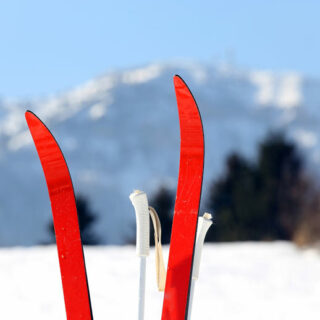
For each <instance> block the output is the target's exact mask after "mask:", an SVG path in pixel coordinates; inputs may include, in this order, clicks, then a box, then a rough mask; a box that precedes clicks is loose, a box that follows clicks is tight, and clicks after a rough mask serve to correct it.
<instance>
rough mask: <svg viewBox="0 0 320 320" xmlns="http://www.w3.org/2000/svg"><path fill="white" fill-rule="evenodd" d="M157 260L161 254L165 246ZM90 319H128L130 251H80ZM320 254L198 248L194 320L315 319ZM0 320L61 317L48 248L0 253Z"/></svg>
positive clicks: (152, 307) (132, 309)
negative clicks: (86, 277)
mask: <svg viewBox="0 0 320 320" xmlns="http://www.w3.org/2000/svg"><path fill="white" fill-rule="evenodd" d="M164 253H165V259H167V254H168V249H167V248H166V247H165V252H164ZM153 254H154V251H153V250H152V251H151V255H150V257H149V258H148V269H147V291H146V319H147V320H156V319H160V318H161V308H162V298H163V294H162V293H159V292H158V291H157V288H156V280H155V270H154V256H153ZM85 256H86V264H87V270H88V279H89V285H90V290H91V300H92V307H93V313H94V318H95V319H96V320H99V319H101V320H102V319H119V320H121V319H124V320H128V319H130V320H131V319H136V318H137V291H138V270H139V259H138V258H137V257H136V255H135V248H134V247H95V248H92V247H89V248H88V247H87V248H85ZM319 270H320V254H319V252H318V251H316V250H315V249H308V250H300V249H297V248H296V247H294V246H293V245H292V244H290V243H286V242H275V243H242V244H238V243H235V244H214V245H213V244H206V245H205V247H204V251H203V256H202V261H201V267H200V277H199V280H198V282H197V284H196V288H195V296H194V304H193V317H192V319H194V320H197V319H201V320H212V319H214V320H229V319H230V320H234V319H237V320H257V319H259V320H264V319H266V320H270V319H272V320H286V319H290V320H301V319H308V320H315V319H319V315H320V303H319V296H320V272H319ZM0 283H1V286H0V299H1V308H0V318H1V319H6V320H16V319H21V318H23V319H33V320H38V319H39V320H40V319H41V320H43V319H46V320H50V319H52V320H57V319H65V311H64V302H63V295H62V287H61V280H60V274H59V266H58V259H57V254H56V248H55V247H54V246H50V247H34V248H29V249H22V248H14V249H1V250H0Z"/></svg>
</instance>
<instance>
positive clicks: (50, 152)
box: [25, 111, 93, 320]
mask: <svg viewBox="0 0 320 320" xmlns="http://www.w3.org/2000/svg"><path fill="white" fill-rule="evenodd" d="M25 116H26V120H27V123H28V126H29V129H30V132H31V135H32V138H33V141H34V144H35V146H36V148H37V151H38V155H39V158H40V161H41V165H42V168H43V172H44V175H45V178H46V182H47V186H48V191H49V197H50V201H51V208H52V214H53V223H54V229H55V234H56V242H57V248H58V255H59V263H60V271H61V279H62V286H63V293H64V301H65V307H66V313H67V319H68V320H79V319H84V320H92V319H93V316H92V311H91V304H90V295H89V288H88V282H87V275H86V268H85V262H84V256H83V250H82V242H81V238H80V230H79V223H78V214H77V208H76V202H75V196H74V191H73V185H72V181H71V177H70V173H69V170H68V167H67V164H66V161H65V159H64V156H63V154H62V152H61V150H60V148H59V145H58V144H57V142H56V140H55V138H54V137H53V136H52V134H51V133H50V131H49V130H48V128H47V127H46V126H45V125H44V124H43V123H42V122H41V120H40V119H39V118H37V117H36V116H35V115H34V114H33V113H32V112H30V111H27V112H26V114H25Z"/></svg>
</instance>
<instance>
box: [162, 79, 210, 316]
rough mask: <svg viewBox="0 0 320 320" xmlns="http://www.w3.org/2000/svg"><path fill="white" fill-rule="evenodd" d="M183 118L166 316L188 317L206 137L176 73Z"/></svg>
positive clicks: (183, 85)
mask: <svg viewBox="0 0 320 320" xmlns="http://www.w3.org/2000/svg"><path fill="white" fill-rule="evenodd" d="M174 86H175V91H176V97H177V103H178V112H179V119H180V138H181V142H180V168H179V178H178V187H177V196H176V203H175V208H174V217H173V225H172V234H171V244H170V252H169V262H168V270H167V279H166V287H165V292H164V301H163V309H162V320H184V319H187V307H188V297H189V284H190V278H191V271H192V262H193V251H194V245H195V239H196V230H197V222H198V211H199V203H200V196H201V188H202V174H203V164H204V138H203V128H202V121H201V116H200V113H199V109H198V107H197V104H196V102H195V100H194V98H193V96H192V94H191V92H190V90H189V89H188V87H187V85H186V84H185V82H184V81H183V80H182V79H181V78H180V77H179V76H175V77H174Z"/></svg>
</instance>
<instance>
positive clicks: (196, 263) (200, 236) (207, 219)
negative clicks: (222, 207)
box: [188, 213, 212, 320]
mask: <svg viewBox="0 0 320 320" xmlns="http://www.w3.org/2000/svg"><path fill="white" fill-rule="evenodd" d="M211 225H212V215H211V214H210V213H205V214H204V215H203V216H202V217H199V220H198V228H197V240H196V246H195V251H194V259H193V269H192V278H191V286H190V299H189V308H188V320H190V319H191V312H192V302H193V295H194V286H195V282H196V281H197V280H198V278H199V270H200V260H201V253H202V249H203V244H204V239H205V237H206V234H207V231H208V230H209V228H210V226H211Z"/></svg>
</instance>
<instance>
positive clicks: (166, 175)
mask: <svg viewBox="0 0 320 320" xmlns="http://www.w3.org/2000/svg"><path fill="white" fill-rule="evenodd" d="M174 74H179V75H181V76H182V77H183V78H184V79H185V81H186V82H187V84H188V85H189V87H190V89H191V90H192V92H193V94H194V96H195V98H196V100H197V102H198V105H199V108H200V111H201V114H202V118H203V123H204V130H205V139H206V158H205V176H204V188H203V191H204V194H205V192H206V187H207V186H208V183H209V182H210V181H212V179H213V178H214V177H216V176H217V174H221V172H222V170H223V160H224V158H225V157H226V155H227V154H228V153H230V152H231V151H234V150H236V151H239V152H242V153H244V154H245V155H248V156H251V157H254V155H255V150H256V145H257V143H258V142H259V141H261V139H262V138H263V137H264V136H265V134H266V133H267V132H268V131H269V130H274V129H277V130H278V129H281V130H285V132H287V135H288V136H289V137H290V138H292V139H294V140H295V141H296V142H297V143H298V144H299V146H300V150H301V152H303V153H306V155H307V159H308V163H309V165H310V167H311V168H312V169H313V170H315V171H316V170H317V165H318V164H319V161H320V149H319V138H320V131H319V130H318V127H319V125H320V109H319V104H320V93H319V92H320V90H319V89H320V81H319V80H317V79H310V78H307V77H302V76H301V75H299V74H296V73H282V74H276V73H272V72H266V71H250V70H239V69H237V68H234V67H230V66H219V67H214V66H208V65H204V64H197V63H192V62H188V63H167V64H165V63H163V64H151V65H147V66H145V67H141V68H136V69H131V70H124V71H118V72H112V73H108V74H106V75H103V76H100V77H98V78H96V79H93V80H91V81H89V82H87V83H85V84H84V85H82V86H79V87H77V88H75V89H72V90H70V91H68V92H65V93H60V94H57V95H54V96H51V97H47V98H41V99H32V100H30V101H14V100H8V99H2V100H1V101H0V245H2V246H13V245H33V244H38V243H45V242H47V241H48V239H49V233H48V228H47V226H48V224H49V222H50V221H51V212H50V203H49V198H48V195H47V189H46V184H45V180H44V177H43V173H42V169H41V166H40V162H39V160H38V157H37V154H36V151H35V148H34V146H33V144H32V141H31V136H30V134H29V132H28V130H27V127H26V124H25V120H24V111H25V110H26V109H30V110H32V111H34V112H35V113H36V114H37V115H38V116H39V117H40V118H41V119H42V120H43V121H44V122H45V123H46V124H47V125H48V127H49V128H50V129H51V131H52V133H53V134H54V135H55V137H56V138H57V140H58V142H59V144H60V146H61V148H62V150H63V152H64V154H65V157H66V160H67V162H68V165H69V168H70V171H71V175H72V178H73V182H74V186H75V190H76V193H81V194H83V195H85V196H87V197H88V199H89V200H90V206H91V207H92V209H93V211H95V212H96V213H97V214H98V215H99V221H98V224H97V226H96V228H97V229H96V231H97V232H98V234H99V236H100V237H101V239H102V240H103V242H104V243H106V244H120V243H123V242H125V241H127V240H128V239H132V237H133V232H134V228H135V227H134V224H135V221H134V219H135V218H134V211H133V208H132V207H131V204H130V201H129V199H128V196H129V194H130V192H131V191H132V190H133V189H142V190H145V191H146V192H148V193H149V194H152V193H153V192H155V191H156V190H157V188H158V187H159V186H160V185H161V184H166V185H169V186H170V187H171V188H172V189H175V187H176V181H177V174H178V166H179V120H178V113H177V108H176V100H175V93H174V88H173V83H172V77H173V75H174ZM204 200H205V197H203V201H202V202H203V204H204ZM203 206H205V205H203Z"/></svg>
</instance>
